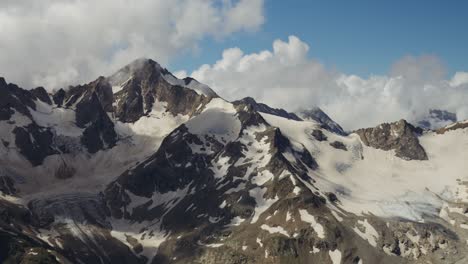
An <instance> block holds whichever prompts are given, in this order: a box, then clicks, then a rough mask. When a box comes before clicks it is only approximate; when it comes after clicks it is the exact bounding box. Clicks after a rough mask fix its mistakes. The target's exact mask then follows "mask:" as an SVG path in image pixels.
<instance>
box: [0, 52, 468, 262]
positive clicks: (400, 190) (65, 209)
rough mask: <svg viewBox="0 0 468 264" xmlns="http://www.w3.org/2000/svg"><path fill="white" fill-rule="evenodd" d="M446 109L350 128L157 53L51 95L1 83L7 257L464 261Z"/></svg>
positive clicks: (1, 231) (467, 238) (451, 125)
mask: <svg viewBox="0 0 468 264" xmlns="http://www.w3.org/2000/svg"><path fill="white" fill-rule="evenodd" d="M452 115H453V114H451V113H448V112H444V111H442V110H431V112H430V115H429V116H428V119H427V120H425V121H422V122H421V123H420V124H410V123H408V122H407V121H405V120H395V122H393V123H384V124H381V125H379V126H377V127H372V128H362V129H358V130H356V131H352V132H350V131H345V130H344V129H343V128H342V127H341V126H340V125H339V124H337V123H336V122H334V121H333V120H332V119H331V118H330V117H329V116H328V115H327V114H326V113H325V112H323V111H322V110H321V109H319V108H316V107H312V106H311V108H310V109H304V110H301V111H299V112H297V113H290V112H287V111H285V110H283V109H277V108H274V107H272V106H268V105H266V104H262V103H259V102H256V101H255V100H254V99H253V98H250V97H246V98H244V99H239V100H237V101H233V102H229V101H226V100H224V99H223V98H221V97H220V96H218V95H217V94H216V92H215V91H213V90H212V89H211V88H210V87H208V86H207V85H204V84H202V83H199V82H198V81H197V80H195V79H192V78H185V79H178V78H176V77H175V76H174V75H172V74H171V73H170V72H169V71H167V70H166V69H165V68H163V67H162V66H160V65H159V64H158V63H157V62H155V61H153V60H150V59H138V60H136V61H134V62H132V63H131V64H129V65H127V66H125V67H123V68H122V69H120V70H119V71H117V72H116V73H115V74H113V75H111V76H107V77H99V78H97V79H96V80H95V81H92V82H90V83H87V84H83V85H78V86H73V87H69V88H66V89H60V90H58V91H56V92H54V93H52V94H51V93H49V92H48V91H47V90H46V89H45V88H42V87H38V88H35V89H31V90H26V89H23V88H21V87H18V86H17V85H15V84H12V83H7V81H6V80H5V79H3V78H0V193H1V195H0V262H2V263H86V264H88V263H113V264H118V263H142V264H143V263H154V264H159V263H161V264H163V263H181V264H182V263H205V264H214V263H223V264H243V263H266V264H267V263H268V264H276V263H281V264H283V263H285V264H287V263H298V264H299V263H308V264H309V263H328V264H339V263H355V264H374V263H468V189H467V187H468V162H467V161H468V122H456V117H454V116H452ZM434 124H442V127H440V126H439V127H438V128H434Z"/></svg>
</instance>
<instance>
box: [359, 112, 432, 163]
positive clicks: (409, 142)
mask: <svg viewBox="0 0 468 264" xmlns="http://www.w3.org/2000/svg"><path fill="white" fill-rule="evenodd" d="M356 133H357V134H358V135H359V136H360V137H361V140H362V142H363V143H364V144H366V145H367V146H371V147H374V148H378V149H383V150H395V155H396V156H397V157H400V158H403V159H408V160H427V154H426V151H425V150H424V148H423V147H422V146H421V145H420V144H419V140H418V135H421V133H422V130H421V129H420V128H416V127H414V126H413V125H411V124H409V123H408V122H406V121H405V120H400V121H398V122H395V123H390V124H388V123H385V124H382V125H379V126H377V127H375V128H365V129H359V130H357V131H356Z"/></svg>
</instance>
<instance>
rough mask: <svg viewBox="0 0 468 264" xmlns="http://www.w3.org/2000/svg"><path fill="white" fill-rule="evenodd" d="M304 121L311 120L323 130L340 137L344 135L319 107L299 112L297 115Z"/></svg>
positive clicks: (341, 129)
mask: <svg viewBox="0 0 468 264" xmlns="http://www.w3.org/2000/svg"><path fill="white" fill-rule="evenodd" d="M297 115H298V116H299V117H301V118H302V119H304V120H313V121H316V122H318V123H320V124H321V125H322V127H323V128H325V129H327V130H329V131H332V132H334V133H337V134H340V135H346V132H345V131H344V130H343V128H342V127H341V126H340V125H339V124H338V123H336V122H335V121H333V119H331V118H330V117H329V116H328V115H327V114H326V113H325V112H324V111H322V109H320V108H319V107H313V108H311V109H303V110H299V112H298V114H297Z"/></svg>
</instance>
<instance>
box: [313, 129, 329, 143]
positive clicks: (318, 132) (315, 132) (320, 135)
mask: <svg viewBox="0 0 468 264" xmlns="http://www.w3.org/2000/svg"><path fill="white" fill-rule="evenodd" d="M312 136H313V137H314V138H315V139H316V140H317V141H327V139H328V138H327V136H325V134H323V132H322V130H320V129H314V130H313V131H312Z"/></svg>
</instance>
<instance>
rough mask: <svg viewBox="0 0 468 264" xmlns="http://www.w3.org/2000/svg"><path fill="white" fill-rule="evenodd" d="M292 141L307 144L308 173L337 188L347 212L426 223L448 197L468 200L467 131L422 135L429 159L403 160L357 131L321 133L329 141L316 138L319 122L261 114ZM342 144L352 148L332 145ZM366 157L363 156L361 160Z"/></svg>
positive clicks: (324, 189)
mask: <svg viewBox="0 0 468 264" xmlns="http://www.w3.org/2000/svg"><path fill="white" fill-rule="evenodd" d="M262 116H263V117H264V118H265V119H266V120H267V122H268V123H269V124H271V125H273V126H276V127H278V128H280V129H281V131H282V132H283V133H284V134H285V135H286V136H287V137H288V138H289V139H290V140H291V141H293V142H296V143H300V144H303V145H304V146H306V148H307V149H308V150H309V151H310V153H311V154H312V156H313V157H314V158H315V159H316V160H317V163H318V164H319V169H318V170H317V171H315V172H312V174H311V175H310V176H311V177H312V178H314V179H315V180H316V181H317V182H316V183H315V186H316V187H318V188H319V190H321V191H322V192H334V193H336V194H337V195H338V199H339V200H340V201H341V207H342V209H343V210H345V211H348V212H352V213H355V214H357V215H364V214H374V215H377V216H381V217H402V218H405V219H409V220H414V221H424V219H423V215H425V216H428V215H429V216H434V217H437V216H438V215H439V212H440V210H441V208H442V206H443V204H444V201H445V200H447V201H454V202H455V201H465V202H466V201H468V193H467V192H466V190H465V186H464V185H463V182H464V181H467V180H468V162H466V161H467V160H468V152H467V151H466V149H467V147H468V131H467V130H466V129H465V130H464V129H458V130H453V131H448V132H446V133H445V134H436V133H435V132H429V133H426V134H424V135H423V136H421V137H420V138H419V140H420V143H421V145H422V146H423V147H424V149H425V150H426V152H427V155H428V157H429V160H426V161H418V160H411V161H407V160H403V159H400V158H398V157H395V155H394V151H383V150H379V149H374V148H371V147H367V146H365V145H364V144H363V143H362V142H361V141H360V138H359V136H358V135H356V134H351V135H349V136H339V135H336V134H333V133H330V132H327V131H323V132H324V133H325V135H326V136H327V137H328V141H323V142H318V141H316V140H315V139H314V138H313V137H312V136H311V132H312V130H313V129H316V128H317V127H318V124H317V123H315V122H310V121H294V120H289V119H285V118H282V117H278V116H273V115H269V114H264V113H262ZM335 140H336V141H340V142H343V143H344V144H345V145H346V146H347V148H348V151H343V150H338V149H335V148H333V147H331V146H330V145H329V142H332V141H335ZM361 157H362V158H361Z"/></svg>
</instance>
